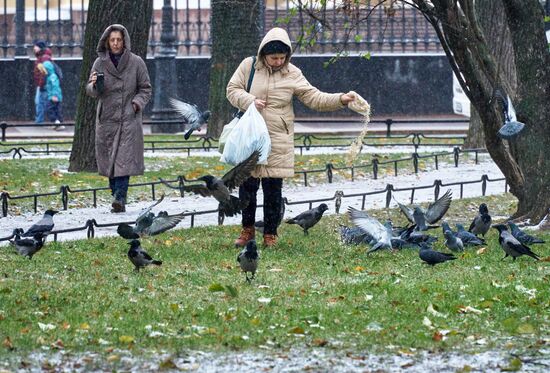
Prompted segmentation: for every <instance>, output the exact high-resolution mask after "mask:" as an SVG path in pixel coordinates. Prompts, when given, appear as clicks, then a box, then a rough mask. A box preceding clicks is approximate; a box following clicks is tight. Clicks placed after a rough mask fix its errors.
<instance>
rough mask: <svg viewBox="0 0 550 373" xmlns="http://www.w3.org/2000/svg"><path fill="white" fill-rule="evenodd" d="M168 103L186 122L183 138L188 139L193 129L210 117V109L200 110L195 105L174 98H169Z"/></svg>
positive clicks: (199, 126) (196, 128)
mask: <svg viewBox="0 0 550 373" xmlns="http://www.w3.org/2000/svg"><path fill="white" fill-rule="evenodd" d="M170 103H171V104H172V107H173V108H174V109H175V110H176V111H177V112H178V113H179V114H180V115H181V116H182V117H184V118H185V121H186V122H187V124H188V130H187V132H186V133H185V135H184V136H183V137H184V138H185V140H188V139H189V137H190V136H191V134H192V133H193V131H195V130H199V129H200V128H201V127H202V125H203V124H206V123H207V122H208V119H210V114H211V113H210V111H209V110H206V111H204V112H201V111H200V110H199V108H198V107H197V105H191V104H188V103H186V102H183V101H180V100H176V99H175V98H170Z"/></svg>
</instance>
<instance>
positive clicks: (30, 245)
mask: <svg viewBox="0 0 550 373" xmlns="http://www.w3.org/2000/svg"><path fill="white" fill-rule="evenodd" d="M22 231H23V230H22V229H15V230H14V232H13V234H14V239H13V240H10V244H11V245H13V246H14V247H15V250H17V252H18V253H19V255H22V256H26V257H27V258H29V259H32V257H33V255H34V254H36V253H37V252H38V251H39V250H40V249H42V247H43V246H44V243H45V242H46V236H47V235H45V234H42V233H35V234H34V236H32V237H30V238H21V236H20V235H21V233H22Z"/></svg>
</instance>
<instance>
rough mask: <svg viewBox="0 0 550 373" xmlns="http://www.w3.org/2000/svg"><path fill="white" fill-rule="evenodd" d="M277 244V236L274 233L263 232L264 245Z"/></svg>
mask: <svg viewBox="0 0 550 373" xmlns="http://www.w3.org/2000/svg"><path fill="white" fill-rule="evenodd" d="M276 244H277V236H276V235H274V234H264V246H265V247H273V246H275V245H276Z"/></svg>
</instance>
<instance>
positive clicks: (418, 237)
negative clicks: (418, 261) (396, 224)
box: [399, 224, 437, 245]
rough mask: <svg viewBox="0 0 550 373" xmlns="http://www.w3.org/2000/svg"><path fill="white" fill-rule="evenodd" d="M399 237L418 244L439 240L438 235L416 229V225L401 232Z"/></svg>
mask: <svg viewBox="0 0 550 373" xmlns="http://www.w3.org/2000/svg"><path fill="white" fill-rule="evenodd" d="M399 238H401V239H403V240H405V241H406V242H408V243H410V244H415V245H418V244H420V243H421V242H425V243H427V244H431V243H432V242H435V241H437V237H435V236H430V235H429V234H425V233H422V232H420V231H417V230H416V225H414V224H413V225H411V226H409V227H408V228H407V229H406V230H404V231H403V232H401V234H400V235H399Z"/></svg>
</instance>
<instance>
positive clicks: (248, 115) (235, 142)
mask: <svg viewBox="0 0 550 373" xmlns="http://www.w3.org/2000/svg"><path fill="white" fill-rule="evenodd" d="M228 125H229V124H228ZM254 150H258V151H259V152H260V160H259V161H258V164H267V157H268V156H269V153H270V152H271V139H270V138H269V132H268V131H267V126H266V124H265V121H264V118H263V117H262V116H261V115H260V113H259V112H258V110H257V109H256V106H255V105H254V103H252V104H250V106H249V107H248V109H247V110H246V111H245V113H244V114H243V116H242V117H241V119H239V120H238V122H237V124H236V125H235V127H233V129H232V130H231V132H230V133H229V136H228V137H227V141H226V143H225V146H224V149H223V155H222V157H221V158H220V161H222V162H224V163H229V164H232V165H237V164H239V163H241V162H242V161H244V160H245V159H246V158H248V157H249V156H250V154H252V152H253V151H254Z"/></svg>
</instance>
